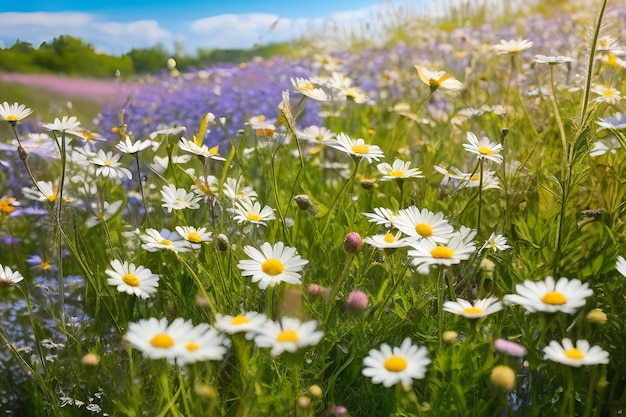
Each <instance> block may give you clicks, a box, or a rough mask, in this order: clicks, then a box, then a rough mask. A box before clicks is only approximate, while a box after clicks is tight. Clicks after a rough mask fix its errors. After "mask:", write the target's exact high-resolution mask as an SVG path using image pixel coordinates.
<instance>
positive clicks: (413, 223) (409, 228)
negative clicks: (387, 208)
mask: <svg viewBox="0 0 626 417" xmlns="http://www.w3.org/2000/svg"><path fill="white" fill-rule="evenodd" d="M391 224H392V225H393V226H394V227H395V228H396V229H398V230H400V231H402V233H404V234H406V235H407V236H410V237H414V238H418V239H426V240H429V241H431V242H440V243H443V242H446V241H448V240H449V239H450V237H451V236H452V234H453V232H454V228H453V227H452V226H451V225H450V224H449V223H448V221H447V220H445V219H444V218H443V213H442V212H438V213H436V214H435V213H433V212H432V211H430V210H428V209H425V208H424V209H422V210H421V211H420V210H419V209H418V208H417V207H415V206H409V207H407V208H405V209H402V210H400V211H399V212H398V214H397V215H395V216H394V217H393V218H392V219H391Z"/></svg>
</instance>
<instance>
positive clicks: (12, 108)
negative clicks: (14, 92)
mask: <svg viewBox="0 0 626 417" xmlns="http://www.w3.org/2000/svg"><path fill="white" fill-rule="evenodd" d="M32 113H33V111H32V110H31V109H29V108H27V107H26V106H25V105H23V104H19V103H13V104H9V103H7V102H6V101H5V102H4V103H2V105H0V120H4V121H7V122H9V123H17V122H19V121H20V120H23V119H25V118H27V117H28V116H30V115H31V114H32Z"/></svg>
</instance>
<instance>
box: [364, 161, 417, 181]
mask: <svg viewBox="0 0 626 417" xmlns="http://www.w3.org/2000/svg"><path fill="white" fill-rule="evenodd" d="M376 169H378V172H380V173H381V175H382V177H381V180H383V181H388V180H399V179H405V178H424V176H423V175H422V171H420V170H419V169H417V168H411V162H409V161H403V160H401V159H396V160H395V161H393V164H392V165H389V164H388V163H386V162H383V163H382V164H378V165H377V166H376Z"/></svg>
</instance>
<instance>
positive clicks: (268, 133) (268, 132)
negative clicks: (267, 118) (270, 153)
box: [256, 128, 276, 138]
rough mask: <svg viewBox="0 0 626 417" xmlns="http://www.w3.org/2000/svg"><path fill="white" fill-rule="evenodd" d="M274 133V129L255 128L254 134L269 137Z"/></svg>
mask: <svg viewBox="0 0 626 417" xmlns="http://www.w3.org/2000/svg"><path fill="white" fill-rule="evenodd" d="M275 134H276V130H274V129H270V128H262V129H256V135H257V136H260V137H262V138H271V137H272V136H274V135H275Z"/></svg>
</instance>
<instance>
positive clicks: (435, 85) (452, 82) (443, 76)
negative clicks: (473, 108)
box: [415, 65, 463, 95]
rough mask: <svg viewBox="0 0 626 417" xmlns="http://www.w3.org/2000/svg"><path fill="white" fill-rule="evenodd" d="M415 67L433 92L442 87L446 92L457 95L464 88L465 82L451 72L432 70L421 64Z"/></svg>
mask: <svg viewBox="0 0 626 417" xmlns="http://www.w3.org/2000/svg"><path fill="white" fill-rule="evenodd" d="M415 69H416V70H417V76H418V77H419V79H420V80H422V82H423V83H424V84H426V85H427V86H429V87H430V91H431V92H434V91H436V90H438V89H441V91H442V92H444V93H449V94H452V95H456V94H458V93H459V92H460V91H461V90H463V83H461V82H460V81H459V80H457V79H455V78H454V77H452V76H451V75H450V73H447V72H445V71H431V70H428V69H426V68H424V67H421V66H419V65H416V66H415Z"/></svg>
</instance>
